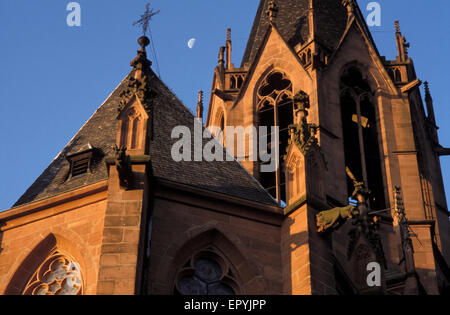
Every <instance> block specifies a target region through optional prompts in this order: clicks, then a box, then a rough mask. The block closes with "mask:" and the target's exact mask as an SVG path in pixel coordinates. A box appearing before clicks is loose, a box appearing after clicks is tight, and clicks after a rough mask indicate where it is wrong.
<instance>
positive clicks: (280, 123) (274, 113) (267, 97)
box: [258, 72, 294, 202]
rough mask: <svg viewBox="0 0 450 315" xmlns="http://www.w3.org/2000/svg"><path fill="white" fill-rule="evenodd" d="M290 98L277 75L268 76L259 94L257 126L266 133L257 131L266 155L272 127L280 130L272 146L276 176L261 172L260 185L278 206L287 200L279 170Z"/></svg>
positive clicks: (287, 83)
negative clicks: (277, 155)
mask: <svg viewBox="0 0 450 315" xmlns="http://www.w3.org/2000/svg"><path fill="white" fill-rule="evenodd" d="M292 97H293V95H292V83H291V81H290V80H289V79H287V77H286V76H285V75H284V74H282V73H280V72H274V73H271V74H269V75H268V76H267V77H266V79H265V80H264V81H263V82H262V84H261V87H260V88H259V90H258V98H259V102H258V120H259V123H258V124H259V127H266V128H267V132H266V133H262V132H261V130H260V134H259V141H260V142H261V141H265V143H267V153H268V152H269V151H270V150H271V147H272V127H273V126H277V127H279V139H276V137H275V141H276V143H275V144H274V147H275V148H278V153H279V159H278V167H277V169H276V171H275V172H261V174H260V182H261V184H262V186H263V187H264V188H265V189H266V190H267V191H268V192H269V193H270V194H271V195H272V196H273V197H276V198H277V200H278V201H279V202H281V201H282V200H285V199H286V178H285V173H284V172H282V171H281V169H280V167H281V165H282V158H283V155H284V154H286V149H287V147H288V144H289V126H290V125H292V124H293V123H294V109H293V101H292ZM269 163H270V161H269V162H262V164H269Z"/></svg>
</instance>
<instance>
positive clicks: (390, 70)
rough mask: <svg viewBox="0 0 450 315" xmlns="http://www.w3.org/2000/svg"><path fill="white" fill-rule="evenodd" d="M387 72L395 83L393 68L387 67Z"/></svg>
mask: <svg viewBox="0 0 450 315" xmlns="http://www.w3.org/2000/svg"><path fill="white" fill-rule="evenodd" d="M388 74H389V76H390V77H391V79H392V81H394V83H395V75H394V69H392V68H389V69H388Z"/></svg>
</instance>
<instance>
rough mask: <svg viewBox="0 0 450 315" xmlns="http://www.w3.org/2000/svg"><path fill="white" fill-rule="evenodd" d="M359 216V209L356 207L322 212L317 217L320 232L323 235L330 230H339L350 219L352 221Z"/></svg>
mask: <svg viewBox="0 0 450 315" xmlns="http://www.w3.org/2000/svg"><path fill="white" fill-rule="evenodd" d="M358 214H359V212H358V209H357V208H356V207H354V206H347V207H343V208H334V209H331V210H327V211H322V212H320V213H319V214H318V215H317V216H316V222H317V228H318V231H319V232H320V233H322V232H326V231H328V230H330V229H338V228H339V227H340V226H341V225H342V224H344V223H345V222H346V221H347V220H348V219H352V218H354V217H355V216H357V215H358Z"/></svg>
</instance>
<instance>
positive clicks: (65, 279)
mask: <svg viewBox="0 0 450 315" xmlns="http://www.w3.org/2000/svg"><path fill="white" fill-rule="evenodd" d="M82 283H83V281H82V274H81V268H80V265H79V264H78V263H77V262H75V261H74V260H73V259H72V258H70V257H68V256H67V255H64V254H62V253H61V252H59V251H55V252H54V253H53V254H51V255H50V256H49V257H48V258H47V259H46V260H45V261H44V262H43V263H42V264H41V265H40V266H39V268H38V269H37V271H36V272H35V274H34V275H33V276H32V277H31V279H30V280H29V281H28V284H27V285H26V287H25V289H24V291H23V295H81V294H82V290H83V285H82Z"/></svg>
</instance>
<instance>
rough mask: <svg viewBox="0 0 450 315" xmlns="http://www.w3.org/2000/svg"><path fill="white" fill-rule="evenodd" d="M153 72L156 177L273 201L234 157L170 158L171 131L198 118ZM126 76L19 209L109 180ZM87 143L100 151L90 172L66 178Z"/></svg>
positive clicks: (31, 190) (154, 169)
mask: <svg viewBox="0 0 450 315" xmlns="http://www.w3.org/2000/svg"><path fill="white" fill-rule="evenodd" d="M152 76H153V78H152V89H153V90H154V91H155V92H156V93H157V96H156V97H155V98H154V139H153V141H151V143H150V151H151V153H150V154H151V159H152V167H153V174H154V176H156V177H160V178H164V179H166V180H170V181H173V182H176V183H181V184H186V185H190V186H194V187H198V188H202V189H205V190H208V191H214V192H219V193H223V194H227V195H232V196H235V197H239V198H243V199H247V200H251V201H256V202H260V203H265V204H271V205H275V202H274V200H273V198H272V197H271V196H270V195H269V194H268V193H267V192H266V191H265V190H264V189H263V188H262V186H261V185H260V184H259V183H258V182H257V181H256V180H255V179H254V178H253V177H252V176H251V175H249V173H247V171H246V170H245V169H244V168H243V167H242V166H241V165H240V164H239V163H238V162H236V161H233V162H216V161H215V162H180V163H177V162H175V161H174V160H173V159H172V157H171V148H172V144H173V143H175V142H176V141H177V140H176V139H171V133H172V129H173V128H174V127H175V126H179V125H181V126H188V127H189V128H190V129H191V130H193V123H194V116H193V115H192V113H191V112H190V111H189V110H188V109H187V108H186V107H185V106H184V105H183V104H182V103H181V102H180V101H179V100H178V98H177V97H176V96H175V95H174V94H173V93H172V92H171V91H170V90H169V89H168V88H167V86H166V85H165V84H164V83H163V82H162V81H161V80H160V79H159V78H158V77H157V76H156V75H154V73H153V72H152ZM128 77H129V76H127V78H126V79H125V80H123V81H122V83H121V84H120V85H119V86H118V87H117V88H116V89H115V90H114V92H113V93H112V94H111V95H110V97H109V98H108V99H107V100H106V101H105V103H104V104H103V105H102V106H100V108H99V109H98V110H97V111H96V112H95V114H94V115H93V116H92V117H91V119H90V120H89V121H88V122H87V123H86V124H85V125H84V126H83V127H82V128H81V130H80V131H79V132H78V133H77V134H76V136H75V137H74V138H73V139H72V140H71V141H70V143H69V144H68V145H67V146H66V147H65V148H64V149H63V150H62V152H61V153H60V154H59V155H58V157H57V158H56V159H55V160H54V161H53V162H52V163H51V164H50V165H49V167H48V168H47V169H46V170H45V171H44V172H43V173H42V175H41V176H39V178H38V179H37V180H36V181H35V182H34V183H33V184H32V185H31V187H30V188H29V189H28V190H27V191H26V192H25V194H24V195H23V196H22V197H20V199H19V200H18V201H17V202H16V204H15V205H14V206H15V207H17V206H20V205H23V204H26V203H30V202H34V201H38V200H42V199H46V198H49V197H52V196H56V195H58V194H61V193H64V192H67V191H70V190H73V189H77V188H80V187H83V186H87V185H91V184H94V183H97V182H99V181H102V180H105V179H107V178H108V173H107V169H106V165H105V162H104V157H105V156H107V155H111V154H112V147H113V146H114V144H115V140H116V132H117V125H118V124H117V120H116V114H117V107H118V105H119V102H120V93H121V91H123V89H125V88H126V83H127V80H128ZM192 133H193V132H192ZM208 141H210V140H204V143H206V142H208ZM88 144H90V145H91V146H92V147H94V148H95V150H96V154H95V156H96V159H95V160H94V163H93V165H92V167H91V170H92V172H91V174H84V175H80V176H76V177H74V178H71V179H70V180H69V181H67V175H68V173H69V169H70V165H69V162H68V161H67V159H66V157H67V156H68V155H70V154H73V153H75V152H78V151H80V150H82V149H83V147H86V145H88Z"/></svg>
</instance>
